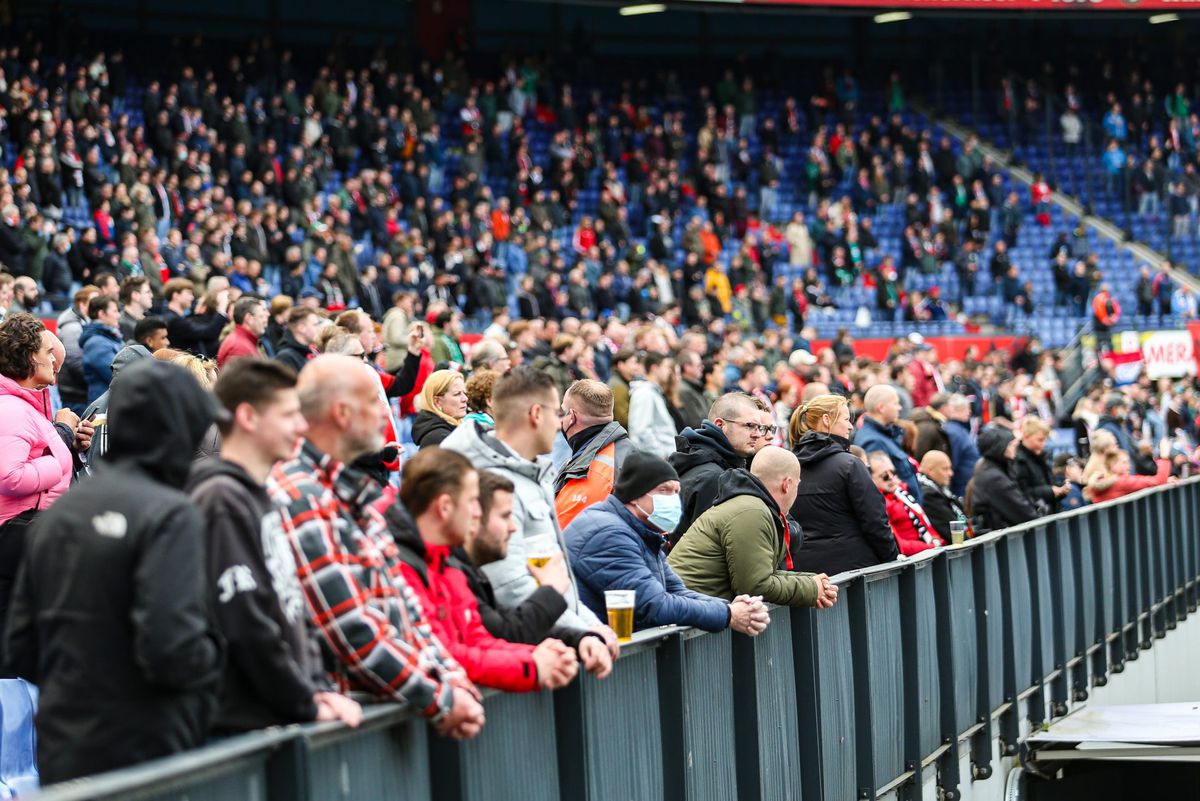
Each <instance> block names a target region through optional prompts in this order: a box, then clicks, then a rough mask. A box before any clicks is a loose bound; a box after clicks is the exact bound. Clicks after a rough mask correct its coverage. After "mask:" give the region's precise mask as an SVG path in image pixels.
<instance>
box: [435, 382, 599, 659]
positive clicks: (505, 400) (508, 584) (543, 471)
mask: <svg viewBox="0 0 1200 801" xmlns="http://www.w3.org/2000/svg"><path fill="white" fill-rule="evenodd" d="M492 415H493V417H495V419H496V429H495V431H494V432H493V433H488V432H485V431H484V430H483V429H481V428H479V426H478V425H477V424H475V423H464V424H463V425H461V426H459V427H458V428H457V429H455V431H454V433H453V434H451V435H450V436H449V437H447V438H446V439H445V440H444V441H443V442H442V447H443V448H446V449H448V450H452V451H457V452H459V453H461V454H462V455H463V456H466V457H467V458H468V459H470V460H471V464H473V465H474V466H475V468H476V469H477V470H490V471H492V472H495V473H498V474H500V475H502V476H504V477H505V478H507V479H508V480H510V481H511V482H512V483H513V485H514V487H515V492H514V494H513V519H514V520H515V521H516V523H517V530H516V532H514V533H513V535H512V538H511V539H510V540H509V543H508V555H507V556H506V557H505V558H504V559H501V560H500V561H498V562H493V563H491V564H488V565H484V566H483V568H482V570H483V571H484V573H485V574H486V575H487V577H488V580H489V581H490V582H491V584H492V587H493V589H494V590H495V593H496V602H497V603H498V604H499V605H500V606H515V605H517V604H519V603H520V602H521V601H524V600H525V599H526V598H527V597H528V596H529V595H530V594H531V593H533V591H534V590H536V589H537V587H538V585H537V582H536V581H535V580H534V578H533V576H532V575H531V574H530V572H529V567H528V563H527V561H526V558H527V557H526V554H527V544H528V542H529V540H530V539H531V538H533V537H538V536H545V537H549V538H551V539H552V540H553V542H554V543H556V544H557V550H558V552H559V553H560V554H565V553H566V548H565V547H564V546H565V544H564V542H563V536H562V530H561V529H560V528H559V525H558V518H557V516H556V515H555V512H554V485H553V477H552V473H553V469H552V466H551V463H550V459H549V457H548V454H549V453H550V451H551V450H552V448H553V446H554V438H555V437H556V436H557V435H558V433H559V424H560V423H559V421H560V420H561V416H562V410H561V408H560V406H559V398H558V388H557V387H556V386H555V384H554V381H553V379H551V378H550V376H548V375H547V374H546V373H543V372H541V371H540V370H535V369H533V368H532V367H516V368H514V369H513V370H511V371H509V373H508V374H507V375H505V376H504V377H503V378H501V379H500V380H499V381H497V382H496V386H495V387H494V388H493V390H492ZM563 558H565V556H564V557H563ZM568 573H570V568H569V566H568ZM564 598H565V599H566V601H567V611H565V612H563V613H562V616H561V617H560V618H559V619H558V622H557V625H558V626H560V627H562V628H564V629H568V630H573V631H579V630H590V631H597V632H600V633H601V634H603V636H604V638H605V641H606V642H607V643H608V645H609V649H610V651H612V652H613V656H614V657H615V656H616V655H617V650H618V647H617V644H616V635H615V634H613V632H612V630H611V629H609V628H608V626H605V625H603V624H602V623H601V622H600V620H599V618H597V617H596V615H595V614H593V613H592V611H591V610H590V609H588V608H587V607H586V606H585V605H584V604H582V603H580V601H579V595H578V593H577V591H576V587H575V576H574V574H571V583H570V586H569V587H568V588H567V592H566V593H564Z"/></svg>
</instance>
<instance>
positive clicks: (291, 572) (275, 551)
mask: <svg viewBox="0 0 1200 801" xmlns="http://www.w3.org/2000/svg"><path fill="white" fill-rule="evenodd" d="M262 549H263V561H264V562H265V563H266V565H267V572H268V573H270V574H271V587H272V588H273V589H274V590H275V594H276V595H277V596H279V608H280V609H282V610H283V616H284V617H285V618H287V621H288V622H289V623H295V622H296V620H298V619H299V617H300V615H302V614H303V613H304V595H303V593H302V592H301V590H300V581H299V580H298V579H297V578H296V559H295V557H293V556H292V548H291V546H290V545H289V544H288V541H287V534H285V533H284V531H283V518H282V517H281V516H280V514H279V512H277V511H276V512H270V513H268V514H266V515H264V516H263V519H262Z"/></svg>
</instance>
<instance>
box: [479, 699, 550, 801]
mask: <svg viewBox="0 0 1200 801" xmlns="http://www.w3.org/2000/svg"><path fill="white" fill-rule="evenodd" d="M484 708H485V711H486V712H487V725H486V726H484V727H483V731H482V732H480V734H479V736H478V737H476V738H475V739H474V740H471V741H470V742H467V743H463V744H462V745H461V746H460V750H459V759H460V770H461V776H462V790H463V798H464V799H470V800H472V801H504V800H505V799H513V800H514V801H526V800H527V801H542V799H545V801H554V800H555V799H557V798H558V789H559V788H558V760H557V759H556V758H555V750H554V749H555V746H554V699H553V696H552V695H551V694H550V693H548V692H538V693H523V694H520V695H512V694H507V693H498V694H496V695H491V696H488V699H487V701H486V703H485V707H484Z"/></svg>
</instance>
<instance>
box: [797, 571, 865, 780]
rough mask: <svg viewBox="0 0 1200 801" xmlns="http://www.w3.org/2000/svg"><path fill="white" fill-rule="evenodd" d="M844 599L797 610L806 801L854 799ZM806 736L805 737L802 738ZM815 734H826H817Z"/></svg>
mask: <svg viewBox="0 0 1200 801" xmlns="http://www.w3.org/2000/svg"><path fill="white" fill-rule="evenodd" d="M842 589H843V596H842V597H841V598H839V600H838V603H837V605H836V606H834V607H833V608H832V609H822V610H819V611H816V610H813V611H810V610H807V609H797V610H795V611H793V613H792V614H793V617H794V618H795V619H796V622H797V625H796V627H795V628H796V631H798V632H800V634H799V635H797V639H796V645H795V649H794V651H793V655H794V656H793V658H794V659H795V660H796V673H797V676H798V678H797V688H796V691H797V693H798V695H799V696H800V697H799V701H800V708H801V716H800V753H801V763H802V765H803V771H802V777H803V780H804V799H805V801H822V799H827V798H828V799H833V798H856V797H857V796H858V778H857V772H858V764H857V762H856V757H857V751H856V745H855V738H856V731H855V725H856V724H855V706H854V680H855V669H856V665H857V663H856V660H855V657H854V653H853V652H852V651H851V648H850V641H851V637H850V611H849V604H848V603H847V599H846V597H845V596H846V592H845V590H846V588H845V587H843V588H842ZM806 733H808V734H806ZM817 733H822V734H825V736H823V737H822V736H817Z"/></svg>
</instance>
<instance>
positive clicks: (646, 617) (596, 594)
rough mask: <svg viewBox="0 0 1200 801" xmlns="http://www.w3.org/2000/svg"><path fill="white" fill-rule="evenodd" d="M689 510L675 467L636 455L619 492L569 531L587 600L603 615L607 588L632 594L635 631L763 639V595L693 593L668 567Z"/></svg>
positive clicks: (765, 620)
mask: <svg viewBox="0 0 1200 801" xmlns="http://www.w3.org/2000/svg"><path fill="white" fill-rule="evenodd" d="M682 511H683V508H682V506H681V504H680V499H679V475H678V473H676V472H675V468H673V467H671V465H670V463H668V462H667V461H666V460H665V459H662V458H660V457H658V456H655V455H654V454H652V453H648V452H646V451H631V452H630V453H629V455H628V456H626V457H625V463H624V464H623V465H622V467H621V474H620V476H618V478H617V481H616V484H615V485H614V486H613V494H612V495H610V496H609V497H608V498H607V499H605V500H604V501H603V502H601V503H598V504H595V505H593V506H589V507H588V508H587V509H584V510H583V511H582V512H580V513H579V515H578V516H577V517H576V518H575V520H574V522H572V523H571V525H570V526H568V527H567V530H566V531H565V532H564V535H563V536H564V538H565V539H566V541H567V552H568V555H569V556H570V558H571V567H572V568H573V569H574V571H575V577H576V579H577V581H578V583H579V598H580V600H581V601H583V603H584V604H586V605H587V606H588V608H589V609H591V610H592V611H593V612H595V613H596V614H597V615H598V616H600V617H603V616H604V615H605V605H604V593H605V591H607V590H633V591H634V592H635V598H634V613H633V623H634V628H635V629H644V628H651V627H654V626H669V625H677V626H696V627H697V628H702V629H705V630H706V631H721V630H722V629H725V628H726V627H730V628H733V629H734V630H736V631H740V632H742V633H743V634H748V635H750V636H752V637H753V636H755V635H757V634H760V633H761V632H762V631H763V630H764V629H766V627H767V624H768V623H770V620H771V619H770V616H769V615H768V614H767V610H766V607H765V606H763V603H762V599H761V598H757V597H750V596H746V595H739V596H738V597H736V598H734V599H733V601H732V602H729V603H726V602H725V601H724V600H722V599H720V598H712V597H710V596H708V595H702V594H701V593H698V592H693V591H692V590H689V589H688V588H687V587H685V586H684V584H683V581H681V580H680V578H679V576H677V575H675V571H674V570H672V569H671V567H670V565H668V564H667V560H666V554H665V553H664V545H665V544H666V535H667V534H668V533H670V532H672V531H674V530H675V527H676V526H677V525H678V524H679V518H680V515H681V514H682Z"/></svg>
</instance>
